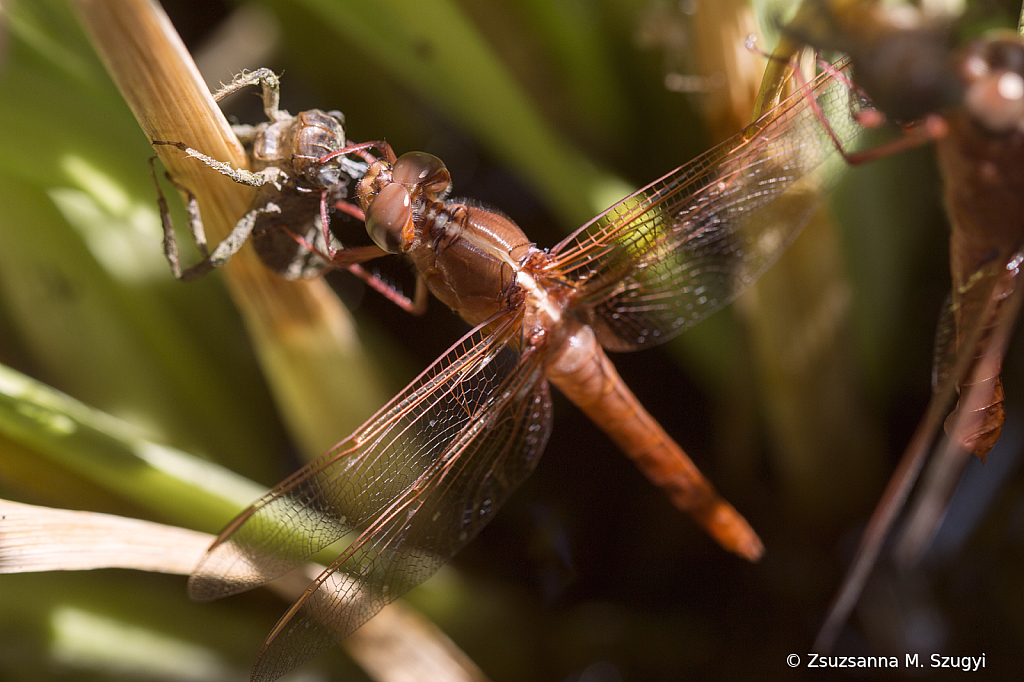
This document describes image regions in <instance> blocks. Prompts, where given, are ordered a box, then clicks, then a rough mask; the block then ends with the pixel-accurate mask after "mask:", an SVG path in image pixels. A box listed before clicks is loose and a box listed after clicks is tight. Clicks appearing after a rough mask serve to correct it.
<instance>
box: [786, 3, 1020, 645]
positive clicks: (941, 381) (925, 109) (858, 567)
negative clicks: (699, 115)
mask: <svg viewBox="0 0 1024 682" xmlns="http://www.w3.org/2000/svg"><path fill="white" fill-rule="evenodd" d="M891 9H892V8H890V7H888V6H886V5H883V4H882V3H879V2H877V0H853V2H848V3H845V4H844V3H841V2H840V1H839V0H834V1H833V2H831V3H829V2H827V1H825V0H822V1H814V2H807V3H805V4H804V6H803V9H802V10H801V11H802V12H806V14H803V15H799V13H798V16H800V22H798V23H799V25H797V26H795V27H793V29H792V33H793V35H795V36H798V37H800V38H801V39H802V40H804V41H806V42H809V43H810V44H812V45H814V46H817V47H829V48H834V49H841V50H844V51H847V52H849V54H850V60H851V63H852V76H853V80H854V83H855V84H856V85H857V86H858V87H859V88H861V89H862V90H863V91H864V92H865V93H866V95H867V96H868V97H870V98H871V100H872V102H873V104H875V105H876V106H878V107H879V110H880V111H881V112H882V113H884V114H885V115H886V116H887V117H888V118H890V119H892V120H895V121H897V122H899V123H903V124H915V125H914V126H913V127H911V128H909V131H910V132H909V133H908V137H907V138H904V140H902V141H901V142H905V141H908V140H909V141H912V142H913V141H915V140H916V142H918V143H920V142H925V141H935V143H936V148H937V153H938V160H939V166H940V170H941V172H942V176H943V185H944V188H943V189H944V192H943V194H944V199H945V204H946V209H947V213H948V215H949V218H950V223H951V233H950V273H951V278H952V285H953V286H952V291H951V293H950V297H949V301H948V304H947V306H946V307H945V309H944V311H943V317H942V319H941V320H940V323H939V331H938V334H937V339H936V353H935V362H934V372H933V388H934V391H935V393H934V395H933V398H932V401H931V403H930V404H929V407H928V410H927V412H926V414H925V416H924V418H923V419H922V421H921V423H920V424H919V426H918V429H917V431H916V433H915V435H914V438H913V439H912V440H911V443H910V444H909V445H908V447H907V450H906V452H905V453H904V456H903V459H902V460H901V462H900V464H899V466H898V468H897V470H896V472H895V473H894V474H893V476H892V478H891V480H890V482H889V485H888V486H887V488H886V490H885V492H884V493H883V496H882V499H881V501H880V502H879V503H878V505H877V507H876V508H875V511H874V513H873V515H872V517H871V519H870V521H869V522H868V525H867V528H866V529H865V531H864V535H863V538H862V540H861V545H860V548H859V549H858V552H857V555H856V557H855V558H854V561H853V563H852V565H851V567H850V569H849V571H848V573H847V576H846V578H845V580H844V582H843V585H842V587H841V588H840V591H839V593H838V595H837V596H836V599H835V601H834V602H833V604H832V607H831V608H830V611H829V614H828V617H827V619H826V621H825V624H824V625H823V627H822V630H821V633H820V634H819V636H818V640H817V642H816V643H815V648H816V649H818V650H820V651H827V650H829V649H831V647H832V645H833V644H834V642H835V640H836V638H837V637H838V635H839V633H840V630H841V628H842V627H843V624H844V623H845V622H846V620H847V618H848V616H849V614H850V613H851V611H852V609H853V607H854V605H855V604H856V602H857V600H858V598H859V596H860V593H861V591H862V589H863V587H864V585H865V584H866V582H867V579H868V577H869V575H870V573H871V571H872V569H873V567H874V565H875V563H876V561H877V560H878V558H879V556H880V555H881V552H882V547H883V544H884V542H885V540H886V538H887V537H888V534H889V531H890V529H891V528H892V527H893V525H894V524H895V523H896V520H897V517H898V516H899V514H900V512H901V510H902V508H903V506H904V504H905V503H906V501H907V499H908V497H909V495H910V492H911V490H912V488H913V487H914V485H915V483H916V481H917V479H918V476H919V475H920V473H921V471H922V469H923V467H924V466H925V463H926V461H928V460H929V459H930V464H929V470H928V473H927V474H926V477H925V482H924V484H923V485H922V486H921V489H920V490H919V491H918V493H917V495H916V498H915V500H914V502H913V504H912V508H911V510H910V511H909V512H908V513H907V515H906V516H907V521H906V523H905V525H904V527H903V530H902V532H901V534H900V538H899V540H898V542H897V546H896V549H895V555H896V557H897V559H898V560H899V561H900V563H902V564H903V566H904V567H906V566H908V565H910V564H913V563H915V562H916V561H917V560H918V559H919V558H920V556H921V553H922V552H923V550H924V548H925V547H926V546H927V544H928V542H929V541H930V539H931V538H932V536H933V534H934V532H935V531H936V529H937V527H938V525H939V524H940V522H941V520H942V518H943V516H944V514H945V510H946V509H947V507H948V504H949V500H950V498H951V496H952V494H953V491H954V490H955V487H956V483H957V482H958V481H959V478H960V475H961V473H962V472H963V469H964V467H965V466H966V464H967V461H968V460H969V459H970V456H971V455H976V456H978V457H981V458H983V459H984V458H985V456H986V455H987V454H988V453H989V452H990V451H991V449H992V447H993V446H994V445H995V444H996V442H997V441H998V439H999V436H1000V434H1001V432H1002V428H1003V424H1004V422H1005V410H1004V407H1003V389H1002V384H1001V381H1000V372H1001V366H1002V360H1003V355H1004V353H1005V349H1006V345H1007V343H1008V339H1009V335H1010V333H1011V332H1012V330H1013V327H1014V326H1015V322H1016V317H1017V315H1018V314H1019V311H1020V300H1019V299H1020V295H1019V294H1018V295H1017V296H1014V297H1012V298H1011V294H1012V293H1013V292H1014V291H1015V289H1018V288H1019V281H1018V280H1019V271H1020V264H1021V250H1022V248H1024V43H1022V42H1021V39H1020V37H1019V36H1017V35H1013V34H1011V33H1009V32H995V33H991V34H988V35H986V36H984V37H982V38H979V39H976V40H974V41H971V42H970V43H968V44H966V45H964V46H962V47H957V46H956V45H955V43H954V36H955V30H954V22H953V20H952V19H951V18H949V17H929V16H927V15H925V14H923V13H918V12H916V11H914V10H911V9H909V8H908V7H902V8H901V9H902V10H906V11H903V12H900V13H898V14H890V12H891ZM822 26H824V27H826V28H825V31H824V33H821V32H818V31H819V30H820V27H822ZM815 27H818V28H817V29H816V28H815ZM906 146H909V145H905V144H904V145H901V144H897V145H895V146H894V147H893V148H895V149H899V148H905V147H906ZM875 156H877V154H876V155H875ZM957 393H959V395H960V399H959V402H958V403H957V405H956V407H955V408H954V409H953V411H952V412H949V406H950V405H951V404H952V402H953V398H954V396H955V395H956V394H957ZM944 417H945V419H944V422H945V431H946V433H947V440H946V441H945V443H943V444H942V445H936V444H935V441H936V439H937V436H938V433H937V432H938V431H941V430H942V429H941V425H942V423H943V418H944Z"/></svg>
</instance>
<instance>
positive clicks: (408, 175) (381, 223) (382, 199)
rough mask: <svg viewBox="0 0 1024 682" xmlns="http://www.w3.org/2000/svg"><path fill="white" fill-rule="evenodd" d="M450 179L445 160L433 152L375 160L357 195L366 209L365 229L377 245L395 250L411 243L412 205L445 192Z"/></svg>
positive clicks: (391, 251) (395, 251)
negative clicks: (390, 161) (394, 158)
mask: <svg viewBox="0 0 1024 682" xmlns="http://www.w3.org/2000/svg"><path fill="white" fill-rule="evenodd" d="M451 184H452V179H451V175H450V174H449V173H448V169H447V168H445V165H444V162H443V161H441V159H439V158H437V157H436V156H434V155H432V154H425V153H423V152H410V153H408V154H403V155H402V156H401V157H400V158H399V159H398V160H397V161H395V162H394V164H391V163H389V162H388V161H387V160H386V159H378V160H377V161H375V162H374V163H373V164H371V165H370V168H369V169H368V170H367V171H366V175H365V176H364V177H363V179H362V180H361V181H360V182H359V187H358V188H357V194H358V195H359V201H360V203H361V204H362V206H363V210H364V211H365V212H366V231H367V232H369V234H370V237H371V238H372V239H373V241H374V242H375V243H376V244H377V246H379V247H380V248H382V249H384V250H385V251H387V252H389V253H398V252H400V251H401V250H402V244H407V243H411V241H412V239H413V236H414V235H415V230H414V227H413V217H414V215H415V213H416V212H415V211H414V210H413V205H414V204H415V203H416V202H417V201H418V200H420V199H428V200H437V199H439V198H442V197H443V196H444V195H445V194H447V193H448V190H449V189H450V188H451Z"/></svg>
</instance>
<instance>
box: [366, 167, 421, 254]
mask: <svg viewBox="0 0 1024 682" xmlns="http://www.w3.org/2000/svg"><path fill="white" fill-rule="evenodd" d="M411 225H412V198H411V197H410V196H409V191H408V190H407V189H406V188H405V187H403V186H402V185H397V184H396V185H388V186H387V187H385V188H384V189H382V190H381V191H380V193H379V194H378V195H377V197H376V198H375V199H374V200H373V203H372V204H370V208H369V209H368V210H367V211H366V231H367V232H368V233H369V234H370V238H371V239H373V241H374V243H376V244H377V246H379V247H380V248H382V249H384V250H385V251H387V252H388V253H398V252H400V251H401V250H402V231H403V230H405V229H406V227H409V228H410V229H411Z"/></svg>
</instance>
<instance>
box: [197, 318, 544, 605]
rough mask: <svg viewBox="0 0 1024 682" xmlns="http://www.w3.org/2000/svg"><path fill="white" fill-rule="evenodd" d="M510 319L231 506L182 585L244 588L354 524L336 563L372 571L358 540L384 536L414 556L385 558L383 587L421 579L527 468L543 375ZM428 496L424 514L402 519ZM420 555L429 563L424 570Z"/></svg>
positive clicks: (536, 442) (206, 590) (369, 543)
mask: <svg viewBox="0 0 1024 682" xmlns="http://www.w3.org/2000/svg"><path fill="white" fill-rule="evenodd" d="M521 324H522V320H521V315H508V316H506V317H505V318H504V319H502V320H501V321H500V322H499V323H498V326H497V327H496V328H494V331H493V332H492V333H487V330H486V325H481V326H479V327H477V328H476V329H474V330H473V331H472V332H470V333H469V334H468V335H466V336H465V337H464V338H463V339H462V340H461V341H459V342H458V343H457V344H455V345H454V346H453V347H452V348H451V349H450V350H449V351H448V352H447V353H446V354H445V355H443V356H442V357H441V358H439V359H438V360H437V361H435V362H434V364H432V365H431V366H430V367H429V368H428V369H427V370H426V371H424V372H423V373H422V374H421V375H420V376H419V377H418V378H417V379H416V380H415V381H413V382H412V384H410V385H409V386H408V387H406V388H405V389H404V390H403V391H402V392H401V393H399V394H398V395H397V396H395V398H394V399H393V400H392V401H391V402H390V403H388V404H387V405H386V406H385V407H384V408H383V409H381V410H380V411H379V412H378V413H377V414H376V415H375V416H374V417H372V418H371V419H370V420H369V421H368V422H367V423H366V424H364V425H363V426H362V427H360V428H359V429H358V430H357V431H356V432H355V433H353V434H352V435H351V436H349V437H348V438H347V439H346V440H344V441H342V442H341V443H339V444H338V445H337V446H335V447H334V448H332V449H331V450H330V451H328V452H327V453H325V454H324V455H323V456H321V457H320V458H319V459H317V460H316V461H314V462H312V463H310V464H309V465H307V466H306V467H304V468H303V469H301V470H300V471H298V472H296V473H295V474H294V475H292V476H291V477H289V478H288V479H286V480H284V481H283V482H281V483H280V484H278V485H277V486H276V487H275V488H274V489H273V490H271V491H270V492H269V493H267V494H266V495H265V496H264V497H263V498H262V499H260V500H258V501H257V502H256V503H255V504H253V505H252V506H251V507H249V509H247V510H246V511H244V512H243V513H242V514H240V515H239V516H238V517H237V518H236V519H235V520H234V521H233V522H232V523H231V524H229V525H228V527H227V528H225V529H224V531H223V532H222V533H221V534H220V536H219V537H218V538H217V540H216V541H215V542H214V544H213V545H212V546H211V548H210V550H209V551H208V552H207V554H206V556H205V557H204V558H203V559H202V561H201V562H200V564H199V566H198V567H197V568H196V569H195V571H194V572H193V574H192V576H191V578H190V579H189V595H190V596H191V597H192V598H193V599H197V600H210V599H216V598H219V597H223V596H227V595H230V594H234V593H237V592H242V591H245V590H248V589H251V588H253V587H256V586H258V585H261V584H263V583H265V582H267V581H269V580H272V579H274V578H276V577H279V576H281V575H283V574H284V573H287V572H288V571H290V570H292V569H293V568H295V567H297V566H298V565H300V564H301V563H303V562H304V561H306V560H307V559H309V558H310V557H311V556H312V555H313V554H315V553H316V552H318V551H320V550H322V549H324V548H325V547H327V546H328V545H331V544H332V543H334V542H336V541H338V540H340V539H341V538H342V537H343V536H345V535H347V534H349V533H350V532H353V531H358V532H360V533H361V535H360V537H359V540H358V541H357V543H358V544H357V545H353V548H350V549H349V550H348V551H347V553H346V554H345V555H343V556H355V557H356V558H355V559H353V560H351V561H349V562H348V563H347V564H346V570H347V569H348V568H349V567H351V566H353V565H354V564H361V565H364V566H371V567H372V570H373V571H375V570H376V564H375V563H374V562H375V561H377V562H378V563H379V560H375V559H374V557H373V556H371V555H370V554H367V553H366V552H367V551H369V548H371V547H377V546H378V544H380V542H384V546H385V547H387V548H389V551H391V552H397V553H398V554H397V555H396V559H403V560H404V559H409V558H412V557H413V556H414V555H415V554H416V553H417V552H419V553H421V554H422V557H424V558H420V559H417V560H418V561H421V564H416V563H415V562H413V563H404V562H400V563H396V564H394V567H393V568H391V569H390V571H391V575H390V576H389V577H388V578H387V579H388V581H389V582H388V583H387V584H388V585H389V586H390V587H396V586H397V585H398V584H399V583H404V582H408V583H409V584H410V585H411V584H416V583H418V582H420V581H422V580H424V579H425V578H426V576H427V575H429V574H430V573H432V572H433V570H435V569H436V566H439V565H440V564H441V563H443V562H444V561H446V560H447V559H448V558H450V557H451V555H452V554H454V553H455V552H456V551H457V550H458V548H459V547H461V546H462V544H463V543H462V542H461V541H459V540H458V538H459V536H460V534H462V533H466V534H467V536H469V537H471V536H472V535H474V534H475V533H476V532H477V531H478V530H479V528H480V526H482V525H483V523H485V522H486V520H487V519H489V518H490V515H491V513H493V511H494V510H495V509H496V508H497V507H498V506H499V505H500V504H501V503H502V502H504V500H505V498H506V497H507V496H508V494H509V493H511V492H512V490H513V489H515V487H516V486H518V485H519V483H520V482H522V480H523V479H525V478H526V476H527V475H528V474H529V472H530V471H531V470H532V468H533V466H534V464H535V462H536V460H537V458H538V457H539V455H540V453H541V451H542V450H543V446H544V444H545V443H546V441H547V437H548V434H549V433H550V423H551V415H550V412H551V410H550V399H549V397H548V389H547V384H546V382H545V381H544V380H543V377H542V373H541V364H540V358H539V357H537V354H536V353H532V352H528V353H527V354H525V355H523V356H522V357H520V353H519V351H518V350H517V349H516V344H517V343H518V341H519V338H520V337H519V335H520V331H521ZM442 474H443V475H442ZM427 501H429V502H430V505H431V506H432V511H431V512H430V516H431V517H432V518H430V519H424V518H422V516H418V517H416V518H414V519H411V520H410V515H411V513H412V512H413V511H414V510H416V509H420V508H421V507H422V506H423V505H424V503H426V502H427ZM435 516H436V518H433V517H435ZM406 522H409V523H412V525H411V526H409V527H408V528H406V529H405V530H404V531H403V530H402V526H403V524H404V523H406ZM413 522H414V523H413ZM382 524H383V525H382ZM393 525H394V526H395V527H392V526H393ZM399 532H402V533H404V534H403V535H402V537H401V538H396V537H394V536H395V534H396V533H399ZM385 536H386V538H387V539H386V542H385V541H384V540H382V538H385ZM453 538H454V540H453ZM364 547H365V548H367V549H365V550H364V549H362V548H364ZM381 551H383V548H382V550H381ZM425 557H430V559H429V560H428V559H427V558H425ZM422 562H427V563H429V565H430V566H432V567H433V568H432V569H431V570H430V571H429V572H424V570H423V568H422V566H424V565H427V564H425V563H422ZM357 570H359V567H357ZM375 576H377V574H376V573H372V574H367V575H365V576H363V578H362V580H369V581H370V585H369V587H368V589H380V588H381V587H382V586H383V584H379V583H378V582H377V578H376V577H375ZM402 591H404V590H402ZM377 608H379V606H378V607H377ZM363 620H365V618H364V619H363ZM360 622H362V621H360Z"/></svg>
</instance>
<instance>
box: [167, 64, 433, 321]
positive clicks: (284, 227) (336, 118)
mask: <svg viewBox="0 0 1024 682" xmlns="http://www.w3.org/2000/svg"><path fill="white" fill-rule="evenodd" d="M251 86H259V87H260V90H261V96H262V100H263V111H264V114H265V115H266V117H267V120H266V121H265V122H263V123H260V124H258V125H255V126H252V125H244V124H243V125H234V126H232V132H234V133H235V135H236V136H237V137H238V138H239V140H240V141H241V142H242V143H243V145H244V147H245V150H246V153H247V156H248V157H249V163H250V167H251V168H252V169H253V170H245V169H240V168H234V167H232V166H231V165H230V164H228V163H225V162H223V161H218V160H216V159H213V158H211V157H209V156H207V155H206V154H203V153H202V152H200V151H199V150H196V149H193V148H191V147H188V146H187V145H185V144H183V143H181V142H173V141H166V140H154V141H153V144H157V145H168V146H172V147H176V148H177V149H179V150H181V151H182V152H184V153H185V154H187V155H188V156H190V157H191V158H194V159H196V160H197V161H200V162H202V163H204V164H206V165H207V166H209V167H211V168H213V169H214V170H216V171H218V172H219V173H222V174H224V175H226V176H228V177H229V178H231V179H232V180H234V181H235V182H237V183H239V184H243V185H248V186H250V187H256V188H257V189H258V192H257V195H256V197H255V198H254V200H253V205H252V208H251V209H250V210H249V211H248V212H247V213H246V214H245V215H244V216H242V218H241V219H240V220H239V221H238V222H237V223H236V224H235V226H234V227H233V228H232V230H231V232H230V233H229V234H228V236H227V237H225V238H224V239H223V240H221V242H220V243H219V244H218V245H217V246H216V247H214V248H213V250H212V251H210V250H209V248H208V247H207V243H206V234H205V230H204V229H203V222H202V216H201V215H200V213H199V208H198V203H197V201H196V199H195V196H194V195H193V194H192V192H191V191H189V190H188V188H186V187H183V186H181V185H180V184H178V183H177V182H175V181H174V180H173V179H170V178H169V180H170V181H171V182H172V184H174V185H175V187H177V188H178V189H179V190H180V191H181V192H182V193H183V194H184V195H185V196H186V197H187V201H186V207H187V214H188V218H189V231H190V232H191V234H192V237H193V240H194V241H195V243H196V246H197V247H198V248H199V250H200V252H201V253H202V254H203V256H204V257H203V259H202V260H201V261H199V262H198V263H196V264H195V265H192V266H190V267H187V268H184V269H182V267H181V263H180V258H179V256H178V243H177V238H176V237H175V232H174V226H173V224H172V222H171V216H170V211H169V210H168V208H167V201H166V199H165V198H164V196H163V192H162V190H161V189H160V185H159V183H158V182H157V181H156V175H155V170H154V168H153V160H152V159H151V160H150V172H151V174H153V176H154V177H153V182H154V184H155V186H156V189H157V196H158V200H157V201H158V205H159V208H160V216H161V220H162V223H163V231H164V255H165V256H166V258H167V261H168V263H169V264H170V267H171V272H172V273H173V274H174V276H175V277H176V278H177V279H180V280H182V281H186V282H188V281H193V280H196V279H198V278H200V277H202V276H204V275H206V274H208V273H210V272H211V271H213V270H214V269H216V268H219V267H221V266H223V265H224V264H225V263H227V262H228V261H229V260H231V258H232V256H234V255H235V254H236V253H237V252H238V250H239V249H240V248H241V247H242V245H243V244H245V242H246V241H247V240H250V239H251V241H252V244H253V248H254V249H255V251H256V254H257V255H258V256H259V258H260V260H261V261H262V262H263V264H264V265H266V266H267V267H268V268H270V269H271V270H273V271H274V272H276V273H277V274H278V275H280V276H281V277H284V278H285V279H288V280H297V279H311V278H314V277H319V276H321V275H323V274H324V273H325V272H327V271H329V270H334V269H339V268H344V269H347V270H348V271H350V272H351V273H353V274H354V275H356V276H357V277H359V278H360V279H362V280H363V281H364V282H365V283H366V284H368V285H369V286H370V287H371V288H373V289H375V290H376V291H378V292H379V293H381V294H382V295H384V296H385V297H386V298H387V299H388V300H390V301H392V302H393V303H395V304H397V305H398V306H400V307H402V308H403V309H405V310H407V311H409V312H413V313H419V312H422V310H423V309H424V308H425V306H426V291H425V290H422V291H419V292H418V297H417V298H415V300H414V299H410V298H409V297H407V296H405V295H404V294H402V293H401V292H400V291H398V290H397V289H396V288H395V287H394V286H392V285H391V284H389V283H388V282H386V281H384V280H383V279H381V278H380V277H378V276H377V275H375V274H372V273H370V272H368V271H366V270H365V269H364V268H363V267H362V266H361V265H360V264H359V263H360V262H363V261H366V260H369V259H371V258H377V257H380V256H385V255H387V253H386V252H385V251H382V250H381V249H380V248H379V247H377V246H375V245H369V246H364V247H358V248H349V249H346V250H345V251H344V253H343V254H342V253H341V249H339V248H337V247H335V245H334V244H335V239H334V236H333V235H332V233H331V231H330V229H329V227H328V226H329V225H330V215H329V213H330V211H331V210H332V209H333V210H335V211H343V212H345V213H347V214H349V215H351V216H352V217H354V218H356V219H358V220H359V221H362V220H363V218H364V215H363V212H362V210H361V209H360V208H359V207H358V206H355V205H354V204H351V203H350V202H349V201H348V200H347V197H348V193H349V185H351V184H354V183H355V181H356V180H357V179H359V178H361V177H362V176H363V175H364V174H365V172H366V169H367V167H368V163H367V160H365V159H358V158H357V159H352V158H350V156H349V155H347V154H346V155H337V156H335V157H333V158H334V160H333V161H332V162H329V163H325V162H323V161H321V159H322V158H323V157H324V156H326V155H327V154H330V153H332V152H336V151H337V150H339V149H343V148H346V147H349V146H351V145H352V143H351V142H350V141H349V140H347V138H346V136H345V116H344V114H342V113H341V112H340V111H323V110H321V109H310V110H307V111H302V112H299V113H298V114H296V115H294V116H293V115H291V114H290V113H288V112H287V111H285V110H283V109H281V108H280V100H281V95H280V78H279V77H278V76H277V74H275V73H274V72H273V71H271V70H270V69H266V68H261V69H256V70H255V71H248V72H243V73H240V74H238V75H237V76H236V77H235V78H234V79H233V80H232V81H231V82H230V83H228V84H227V85H225V86H223V87H222V88H220V89H219V90H218V91H217V92H216V93H214V94H213V99H214V101H218V102H219V101H221V100H223V99H224V98H225V97H227V96H228V95H231V94H233V93H235V92H238V91H240V90H242V89H244V88H247V87H251ZM369 160H371V161H372V158H370V159H369ZM325 228H326V229H325Z"/></svg>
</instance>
